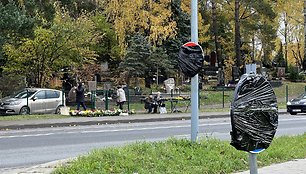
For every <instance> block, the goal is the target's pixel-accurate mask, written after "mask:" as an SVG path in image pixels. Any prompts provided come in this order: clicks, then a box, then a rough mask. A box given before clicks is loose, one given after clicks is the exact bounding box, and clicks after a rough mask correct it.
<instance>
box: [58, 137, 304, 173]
mask: <svg viewBox="0 0 306 174" xmlns="http://www.w3.org/2000/svg"><path fill="white" fill-rule="evenodd" d="M305 138H306V134H304V135H299V136H294V137H287V136H286V137H280V138H275V140H274V141H273V142H272V144H271V146H270V148H269V149H267V150H266V151H264V152H262V153H261V154H260V155H259V157H258V164H259V166H260V167H261V166H263V165H270V164H273V163H278V162H284V161H287V160H291V159H298V158H305V153H306V149H305V148H303V147H305V146H306V141H304V140H305ZM247 161H248V154H247V153H245V152H242V151H238V150H236V149H235V148H233V147H232V146H230V143H229V142H227V141H220V140H216V139H201V140H200V141H199V142H198V143H192V142H191V141H189V140H187V139H181V140H178V139H169V140H167V141H161V142H139V143H134V144H131V145H127V146H124V147H117V148H107V149H101V150H94V151H92V152H91V153H90V154H89V155H87V156H81V157H79V158H78V159H76V160H74V161H72V162H71V163H70V164H69V165H68V166H64V167H59V168H57V169H56V171H54V174H70V173H71V174H72V173H80V174H82V173H84V174H85V173H169V174H170V173H186V172H187V173H191V174H193V173H194V174H197V173H209V174H214V173H215V174H217V173H233V172H237V171H241V170H247V169H248V162H247Z"/></svg>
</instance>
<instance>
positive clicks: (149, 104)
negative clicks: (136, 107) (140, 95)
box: [144, 95, 158, 113]
mask: <svg viewBox="0 0 306 174" xmlns="http://www.w3.org/2000/svg"><path fill="white" fill-rule="evenodd" d="M157 106H158V104H157V102H156V99H155V98H153V95H149V96H148V97H146V99H145V106H144V108H145V109H147V110H148V113H157ZM152 111H153V112H152Z"/></svg>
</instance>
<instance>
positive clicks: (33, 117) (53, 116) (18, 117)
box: [0, 114, 70, 121]
mask: <svg viewBox="0 0 306 174" xmlns="http://www.w3.org/2000/svg"><path fill="white" fill-rule="evenodd" d="M67 117H70V116H69V115H68V116H67V115H58V114H45V115H7V116H0V121H18V120H40V119H58V118H67Z"/></svg>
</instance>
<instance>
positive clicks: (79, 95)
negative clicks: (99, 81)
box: [75, 82, 86, 111]
mask: <svg viewBox="0 0 306 174" xmlns="http://www.w3.org/2000/svg"><path fill="white" fill-rule="evenodd" d="M75 92H76V103H77V110H80V105H82V107H83V109H84V110H85V111H86V106H85V103H84V98H85V96H84V93H85V89H84V87H83V84H82V83H81V82H79V85H78V87H76V88H75Z"/></svg>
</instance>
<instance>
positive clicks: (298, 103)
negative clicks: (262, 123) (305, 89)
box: [287, 93, 306, 115]
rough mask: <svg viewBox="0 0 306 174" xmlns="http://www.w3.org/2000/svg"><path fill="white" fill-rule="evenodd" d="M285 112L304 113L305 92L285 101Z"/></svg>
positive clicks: (305, 109)
mask: <svg viewBox="0 0 306 174" xmlns="http://www.w3.org/2000/svg"><path fill="white" fill-rule="evenodd" d="M287 112H289V113H290V114H291V115H296V114H297V113H303V112H305V113H306V93H304V94H302V95H300V96H299V97H297V98H294V99H292V100H290V101H288V102H287Z"/></svg>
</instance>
